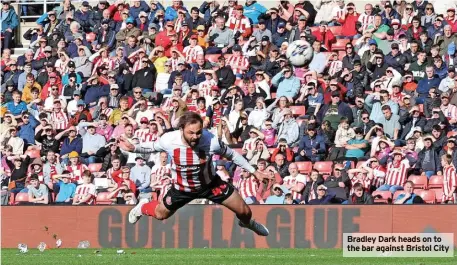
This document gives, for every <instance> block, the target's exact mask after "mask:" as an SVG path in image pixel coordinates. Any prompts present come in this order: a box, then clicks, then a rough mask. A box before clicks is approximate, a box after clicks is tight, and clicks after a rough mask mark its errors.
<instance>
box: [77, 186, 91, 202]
mask: <svg viewBox="0 0 457 265" xmlns="http://www.w3.org/2000/svg"><path fill="white" fill-rule="evenodd" d="M87 195H90V196H91V198H90V199H89V200H88V201H87V204H93V203H94V198H95V185H94V184H92V183H90V184H82V185H79V186H78V187H76V191H75V198H78V201H79V200H81V199H82V198H83V197H85V196H87Z"/></svg>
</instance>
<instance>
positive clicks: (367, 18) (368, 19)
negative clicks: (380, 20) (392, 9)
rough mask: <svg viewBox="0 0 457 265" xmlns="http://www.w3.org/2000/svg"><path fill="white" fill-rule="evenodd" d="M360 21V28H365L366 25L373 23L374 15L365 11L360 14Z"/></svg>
mask: <svg viewBox="0 0 457 265" xmlns="http://www.w3.org/2000/svg"><path fill="white" fill-rule="evenodd" d="M358 21H359V22H360V23H362V30H363V31H364V30H366V29H367V28H368V26H370V25H373V24H374V16H373V15H367V14H365V13H362V14H360V16H359V20H358Z"/></svg>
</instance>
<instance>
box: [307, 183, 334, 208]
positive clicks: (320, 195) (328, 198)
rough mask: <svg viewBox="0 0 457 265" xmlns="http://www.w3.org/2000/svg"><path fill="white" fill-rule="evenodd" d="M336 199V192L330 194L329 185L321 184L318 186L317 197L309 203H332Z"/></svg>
mask: <svg viewBox="0 0 457 265" xmlns="http://www.w3.org/2000/svg"><path fill="white" fill-rule="evenodd" d="M334 199H335V194H328V193H327V187H325V186H324V185H322V184H321V185H319V186H318V187H317V196H316V198H315V199H312V200H310V201H308V204H310V205H313V204H331V203H333V201H334Z"/></svg>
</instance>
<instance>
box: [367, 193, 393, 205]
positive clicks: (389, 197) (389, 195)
mask: <svg viewBox="0 0 457 265" xmlns="http://www.w3.org/2000/svg"><path fill="white" fill-rule="evenodd" d="M378 195H379V196H381V197H380V198H376V197H378ZM371 196H373V198H374V203H376V204H378V203H379V204H387V203H389V201H390V202H391V201H392V193H391V192H390V191H373V193H372V194H371Z"/></svg>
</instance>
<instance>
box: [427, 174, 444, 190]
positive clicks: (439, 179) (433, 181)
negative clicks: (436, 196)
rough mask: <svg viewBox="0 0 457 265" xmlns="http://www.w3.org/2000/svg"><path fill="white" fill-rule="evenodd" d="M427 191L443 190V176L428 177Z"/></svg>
mask: <svg viewBox="0 0 457 265" xmlns="http://www.w3.org/2000/svg"><path fill="white" fill-rule="evenodd" d="M428 188H429V189H442V188H443V176H438V175H434V176H431V177H430V180H429V181H428Z"/></svg>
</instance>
